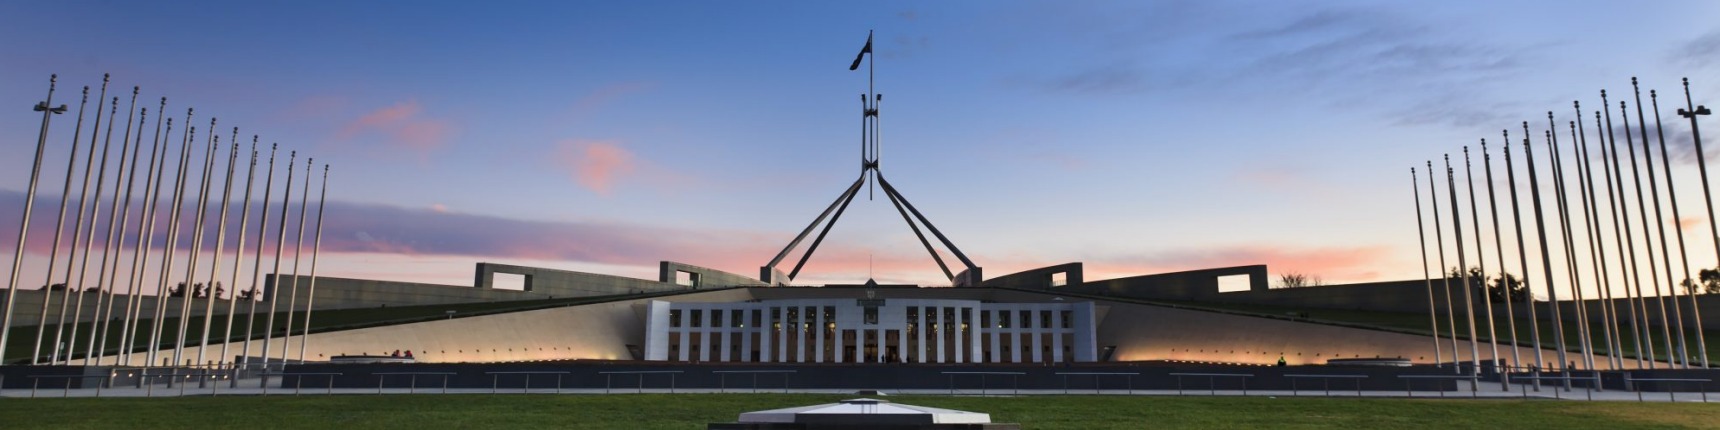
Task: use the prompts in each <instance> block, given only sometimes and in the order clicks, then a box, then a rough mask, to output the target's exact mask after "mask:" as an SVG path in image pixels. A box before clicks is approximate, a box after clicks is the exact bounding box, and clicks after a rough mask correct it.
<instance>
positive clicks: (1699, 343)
mask: <svg viewBox="0 0 1720 430" xmlns="http://www.w3.org/2000/svg"><path fill="white" fill-rule="evenodd" d="M1631 81H1632V82H1635V81H1636V78H1631ZM1648 100H1649V102H1650V103H1653V104H1654V134H1655V135H1657V136H1659V137H1660V164H1663V165H1665V166H1666V196H1667V198H1669V199H1671V202H1672V219H1673V220H1682V219H1683V218H1680V217H1679V215H1678V193H1676V192H1673V191H1672V161H1670V160H1669V159H1667V157H1666V130H1664V129H1662V128H1661V126H1660V97H1659V96H1657V95H1656V94H1655V93H1654V90H1648ZM1637 109H1638V110H1641V109H1642V106H1640V105H1639V106H1637ZM1647 127H1648V124H1643V128H1647ZM1696 156H1697V158H1702V153H1701V152H1697V153H1696ZM1673 225H1674V226H1677V228H1678V230H1677V232H1678V255H1679V257H1680V261H1682V262H1683V263H1684V275H1685V276H1690V273H1691V272H1690V251H1689V250H1688V249H1687V248H1685V247H1684V223H1683V222H1677V223H1675V224H1673ZM1698 278H1700V276H1698ZM1695 282H1697V283H1698V284H1700V283H1701V280H1700V279H1698V280H1696V281H1695ZM1685 294H1688V295H1689V296H1690V314H1691V315H1692V316H1693V317H1694V318H1693V319H1692V320H1693V321H1695V322H1696V330H1695V331H1696V347H1697V348H1699V349H1700V351H1699V353H1700V354H1701V356H1702V367H1703V368H1707V367H1708V339H1707V336H1705V335H1703V334H1702V305H1701V303H1698V302H1697V301H1696V290H1694V289H1689V290H1685ZM1686 355H1688V353H1686ZM1685 364H1686V365H1687V367H1688V364H1689V363H1688V362H1686V363H1685Z"/></svg>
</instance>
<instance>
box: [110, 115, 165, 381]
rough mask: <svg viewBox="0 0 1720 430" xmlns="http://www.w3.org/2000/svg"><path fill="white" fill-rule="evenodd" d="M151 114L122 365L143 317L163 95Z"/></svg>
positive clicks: (161, 159) (161, 151)
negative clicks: (152, 124) (152, 126)
mask: <svg viewBox="0 0 1720 430" xmlns="http://www.w3.org/2000/svg"><path fill="white" fill-rule="evenodd" d="M155 113H156V117H155V137H154V138H153V139H151V140H152V142H151V143H150V146H149V169H148V170H145V171H144V173H145V175H144V181H143V204H142V205H140V206H141V208H142V209H143V212H142V213H139V214H138V232H137V245H136V249H135V251H133V252H132V254H131V272H130V273H129V274H128V275H127V277H128V278H130V279H129V281H130V286H128V287H127V288H126V304H125V324H124V325H122V326H120V334H119V344H120V348H119V350H120V354H121V358H120V362H119V363H120V365H122V366H123V365H126V363H131V362H132V361H133V355H134V353H135V350H134V349H135V347H136V345H137V343H136V338H137V329H138V327H139V326H141V325H142V322H141V321H140V318H142V316H143V315H142V313H143V311H142V305H143V278H144V270H143V269H142V268H143V267H148V265H149V251H150V248H151V245H150V244H151V243H154V242H155V240H154V236H153V233H154V229H155V209H156V206H157V205H158V204H159V202H158V201H157V200H159V199H158V198H157V196H158V195H159V194H160V191H161V179H162V178H161V173H162V170H163V168H165V167H166V165H167V150H166V148H162V147H161V122H162V120H163V118H166V117H167V97H162V98H161V106H160V107H159V108H157V109H156V110H155ZM167 121H169V122H171V121H172V119H171V118H167ZM170 127H171V126H170ZM138 133H143V130H142V129H141V128H140V129H139V130H138ZM169 134H171V133H169ZM138 136H139V137H138V142H139V144H141V143H142V141H143V137H142V134H139V135H138ZM152 189H153V190H154V191H151V190H152Z"/></svg>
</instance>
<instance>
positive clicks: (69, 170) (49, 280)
mask: <svg viewBox="0 0 1720 430" xmlns="http://www.w3.org/2000/svg"><path fill="white" fill-rule="evenodd" d="M96 100H97V102H98V103H99V102H100V100H101V99H99V98H98V99H96ZM89 102H90V87H89V86H88V85H85V86H84V95H83V99H82V100H80V101H79V102H78V121H77V123H76V124H75V125H73V126H72V155H71V157H69V158H67V160H66V184H65V186H64V187H62V188H61V189H60V217H59V218H58V219H56V220H55V221H54V245H53V247H51V248H49V249H48V266H47V268H48V274H47V275H46V276H45V279H43V280H42V312H40V313H38V314H36V321H37V322H36V344H35V348H34V349H33V350H32V351H31V353H30V364H32V365H35V364H41V362H42V361H41V358H42V340H43V339H44V338H45V337H46V336H47V330H48V309H49V307H48V304H49V303H53V301H54V300H53V299H54V266H56V264H55V263H56V260H58V259H59V256H60V238H61V237H62V236H64V234H65V226H64V224H65V223H66V206H67V205H68V204H70V202H71V195H72V177H73V175H76V174H77V168H78V141H80V140H83V133H84V107H85V106H86V105H88V104H89ZM96 116H98V117H99V116H101V108H100V107H97V108H96ZM68 258H70V257H68ZM64 287H66V286H62V288H64ZM56 348H57V347H56Z"/></svg>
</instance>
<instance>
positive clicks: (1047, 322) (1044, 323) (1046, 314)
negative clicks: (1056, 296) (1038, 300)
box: [1039, 311, 1052, 328]
mask: <svg viewBox="0 0 1720 430" xmlns="http://www.w3.org/2000/svg"><path fill="white" fill-rule="evenodd" d="M1039 328H1052V327H1051V311H1039Z"/></svg>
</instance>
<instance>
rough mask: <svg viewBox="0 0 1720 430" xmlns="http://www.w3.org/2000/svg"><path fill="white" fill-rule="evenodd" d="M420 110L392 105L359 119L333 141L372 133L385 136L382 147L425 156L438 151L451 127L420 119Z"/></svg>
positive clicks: (411, 103) (409, 102)
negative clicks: (386, 146) (386, 145)
mask: <svg viewBox="0 0 1720 430" xmlns="http://www.w3.org/2000/svg"><path fill="white" fill-rule="evenodd" d="M423 112H424V106H423V105H421V104H419V103H418V101H417V100H407V101H404V102H399V103H395V104H394V105H392V106H388V107H384V108H381V109H377V110H374V111H371V112H370V113H366V114H364V115H362V116H359V117H358V119H355V120H352V121H351V122H348V123H347V124H346V125H344V126H342V127H341V128H340V130H339V131H337V132H335V138H337V139H340V140H350V139H353V138H357V137H359V136H362V135H366V134H371V133H376V134H380V135H383V136H386V137H387V138H388V139H387V140H386V143H387V144H388V145H390V146H394V147H396V148H399V149H405V150H409V151H412V152H416V153H418V154H420V155H423V154H427V153H429V152H431V151H435V150H437V149H440V148H441V147H442V144H443V143H444V142H446V141H447V140H448V137H449V135H451V134H452V130H453V127H452V126H451V125H450V124H449V123H448V122H447V121H444V120H440V119H431V118H424V117H423V116H422V115H421V114H422V113H423Z"/></svg>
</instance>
